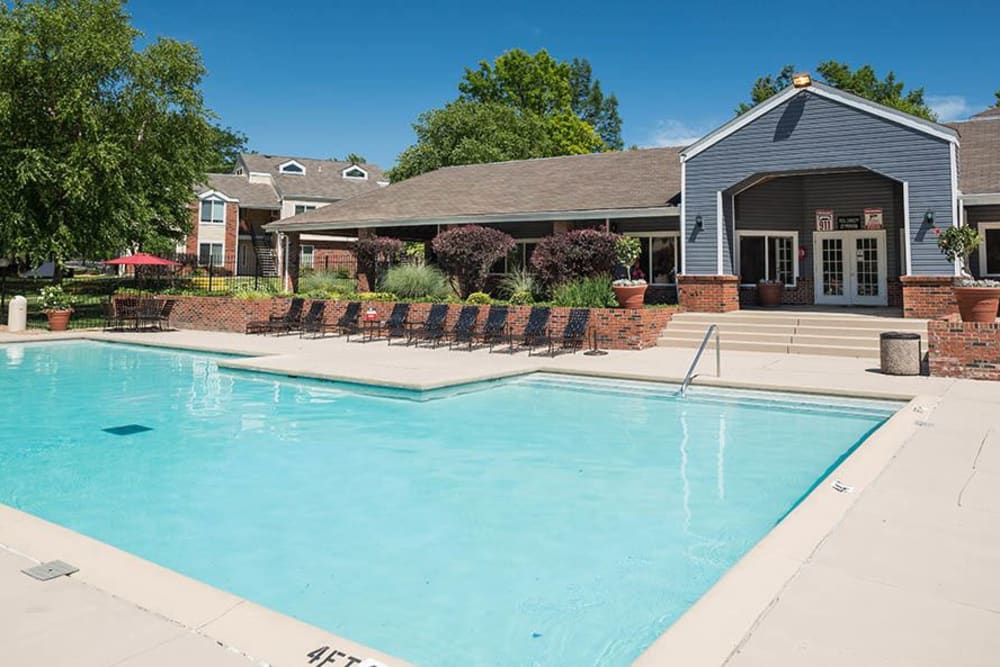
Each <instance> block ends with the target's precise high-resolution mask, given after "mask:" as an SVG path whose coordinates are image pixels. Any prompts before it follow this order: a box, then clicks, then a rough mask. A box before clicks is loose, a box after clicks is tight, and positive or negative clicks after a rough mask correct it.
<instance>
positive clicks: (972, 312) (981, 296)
mask: <svg viewBox="0 0 1000 667" xmlns="http://www.w3.org/2000/svg"><path fill="white" fill-rule="evenodd" d="M952 289H953V290H954V292H955V300H956V301H958V312H959V314H960V315H961V316H962V321H963V322H985V323H989V322H993V321H995V320H996V319H997V308H998V307H1000V287H954V288H952Z"/></svg>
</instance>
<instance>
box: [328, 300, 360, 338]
mask: <svg viewBox="0 0 1000 667" xmlns="http://www.w3.org/2000/svg"><path fill="white" fill-rule="evenodd" d="M360 320H361V302H360V301H351V302H350V303H349V304H347V308H345V309H344V314H343V315H341V316H340V318H339V319H338V320H337V321H336V322H335V323H334V325H333V328H334V329H335V330H336V331H337V333H339V334H342V335H346V336H347V340H348V341H349V340H351V334H356V333H358V332H359V331H361V322H360Z"/></svg>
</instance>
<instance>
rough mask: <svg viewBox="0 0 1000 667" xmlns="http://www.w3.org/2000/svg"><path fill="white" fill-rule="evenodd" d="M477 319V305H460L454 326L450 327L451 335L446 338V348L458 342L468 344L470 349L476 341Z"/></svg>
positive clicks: (450, 347) (470, 349)
mask: <svg viewBox="0 0 1000 667" xmlns="http://www.w3.org/2000/svg"><path fill="white" fill-rule="evenodd" d="M478 321H479V306H462V310H461V311H459V313H458V319H457V320H456V321H455V326H453V327H452V328H451V335H450V338H449V340H448V349H449V350H450V349H452V348H453V347H454V346H455V345H458V344H459V343H461V344H463V345H466V344H467V345H468V346H469V351H470V352H471V351H472V344H473V343H475V342H476V322H478Z"/></svg>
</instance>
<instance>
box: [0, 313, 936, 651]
mask: <svg viewBox="0 0 1000 667" xmlns="http://www.w3.org/2000/svg"><path fill="white" fill-rule="evenodd" d="M54 340H93V341H97V342H105V343H107V342H110V343H119V344H126V345H139V346H145V347H157V348H171V349H178V350H188V351H194V352H213V353H223V354H234V355H239V356H241V357H243V359H242V360H240V361H243V362H244V363H238V362H228V361H226V362H220V366H221V367H225V368H233V369H236V370H245V371H252V372H256V373H267V374H271V375H277V376H281V377H292V378H294V377H305V378H310V379H319V380H332V381H340V382H353V383H357V382H358V379H357V378H356V377H353V376H336V375H333V374H329V373H322V372H302V371H295V372H284V371H282V370H280V369H274V368H271V367H267V366H258V365H254V364H252V360H253V359H257V358H274V357H280V356H282V355H273V354H272V355H268V354H248V353H247V352H246V351H245V350H233V349H231V348H230V349H224V347H222V346H217V345H216V346H211V345H204V346H198V347H194V346H192V345H188V344H185V345H180V344H172V343H170V342H164V341H141V342H140V341H133V340H117V339H115V338H112V337H108V336H102V335H92V332H91V333H87V332H81V333H80V334H77V335H71V336H65V337H60V338H54V337H46V338H35V337H32V339H30V340H18V341H5V342H10V343H16V344H22V343H24V344H30V343H34V342H39V343H41V342H50V341H54ZM535 372H545V373H554V374H564V375H575V376H583V377H599V378H606V379H625V380H639V381H651V382H660V383H664V384H679V383H680V378H671V377H667V376H662V375H659V376H652V375H644V374H641V373H614V372H610V373H609V372H598V371H594V372H580V371H578V370H567V369H565V368H558V367H550V366H546V365H544V364H541V363H540V364H539V366H538V367H537V368H533V369H531V370H521V371H517V372H507V373H489V374H486V375H482V376H475V377H470V378H468V379H463V380H462V381H460V382H454V381H450V382H440V383H425V384H415V383H398V382H397V383H392V382H372V381H369V382H367V384H370V385H376V386H386V387H392V388H403V389H415V390H431V389H439V388H443V387H451V386H459V385H462V384H468V383H472V382H480V381H488V380H496V379H503V378H505V377H511V376H518V375H524V374H530V373H535ZM695 384H698V385H702V386H712V387H718V388H733V389H747V390H758V391H759V390H764V391H769V392H787V393H796V394H811V395H826V396H851V397H853V398H872V399H883V400H902V401H908V403H906V405H905V406H903V407H902V408H901V409H900V410H898V411H897V412H896V413H895V414H894V415H893V416H892V417H891V418H890V419H889V420H887V421H886V422H885V423H884V424H883V425H882V426H880V427H879V428H878V429H877V430H876V431H874V432H873V433H872V434H871V435H870V436H869V437H868V439H867V440H866V441H865V443H864V444H863V445H862V446H861V447H858V448H857V449H856V450H855V451H854V452H853V453H852V454H851V455H850V456H848V457H847V458H845V459H844V460H843V461H842V462H841V463H840V465H838V466H837V467H836V468H835V469H834V470H832V471H831V472H830V473H829V474H828V475H827V476H826V477H825V478H824V479H823V480H822V481H821V482H820V483H818V484H817V485H816V486H815V487H814V488H813V489H812V491H811V492H810V493H809V494H807V495H806V496H805V497H804V498H803V500H802V501H801V502H800V503H799V504H798V505H797V506H796V507H795V508H794V509H793V510H792V511H791V512H790V513H789V514H788V515H787V516H786V517H784V518H783V519H782V521H781V522H780V523H778V524H777V525H776V526H775V527H774V528H772V529H771V530H770V531H769V532H768V533H767V534H766V535H765V536H764V537H763V538H762V539H761V540H760V541H759V542H758V543H757V544H756V545H754V547H753V548H751V549H750V551H748V552H747V553H745V554H744V555H743V556H742V557H741V558H740V559H739V560H738V561H737V562H736V563H735V564H734V565H733V566H731V567H730V568H729V569H728V570H726V572H725V573H724V574H723V575H722V577H721V578H720V579H719V580H718V581H717V582H716V583H715V584H714V585H713V586H712V587H711V588H710V589H709V590H708V591H707V592H706V593H704V594H703V595H702V596H701V597H700V598H699V599H698V601H697V602H695V604H694V605H692V606H691V607H689V608H688V609H687V610H686V611H685V613H684V614H682V615H681V617H680V618H679V619H677V620H676V621H674V622H673V623H672V624H671V625H670V626H669V627H668V628H667V629H666V630H665V631H664V632H663V633H662V634H661V635H660V636H659V637H658V638H657V639H656V640H655V641H654V642H653V643H652V644H651V645H650V646H649V647H648V648H647V649H646V650H645V651H644V652H643V653H642V654H641V655H640V656H639V657H638V658H637V659H636V661H635V662H634V663H633V665H637V666H639V667H656V666H657V665H663V664H668V663H670V664H684V665H685V667H689V666H690V667H694V666H698V665H705V666H706V667H707V666H709V665H711V666H719V665H724V664H725V663H726V662H727V661H728V660H729V659H730V658H731V657H732V655H733V654H734V653H735V652H736V651H738V650H739V648H740V646H741V645H742V644H743V642H745V641H746V639H747V638H748V637H749V635H750V634H751V632H752V630H753V628H754V626H755V625H756V624H757V623H758V622H759V621H760V619H761V618H762V617H763V616H764V614H765V613H766V612H767V610H768V609H769V608H770V607H771V606H772V605H773V604H774V603H775V601H776V600H777V599H778V598H779V597H780V595H781V592H782V590H783V589H784V588H785V587H786V586H787V585H788V584H789V583H790V582H791V581H792V580H794V578H795V576H796V574H797V573H798V571H799V570H800V568H801V567H802V566H803V565H804V564H806V563H807V562H808V561H809V559H810V558H811V556H812V554H813V553H814V552H815V551H816V550H817V549H818V548H819V547H820V545H822V543H823V541H824V540H825V539H826V537H827V536H828V535H829V534H830V533H831V532H832V531H833V530H835V529H836V527H837V525H838V524H839V523H840V521H841V519H842V518H843V517H844V515H845V514H846V512H847V511H848V510H849V509H850V507H851V506H853V504H854V503H855V502H857V500H858V499H859V497H860V496H861V494H862V492H863V491H864V489H865V488H867V486H869V485H870V484H871V483H872V482H874V481H875V479H877V477H878V476H879V475H880V474H881V473H882V472H883V471H884V470H885V468H886V467H887V465H888V464H889V462H890V461H891V460H892V458H893V457H894V456H895V454H896V452H898V450H899V449H900V448H901V447H902V446H903V444H904V442H905V441H906V440H907V438H908V437H909V435H910V434H912V433H913V432H914V430H915V429H916V428H917V427H918V426H919V425H920V422H922V421H923V420H925V419H926V417H927V414H928V413H929V412H930V411H933V409H934V407H935V406H936V405H937V403H938V402H939V400H940V397H939V396H933V395H923V394H917V395H914V394H901V393H893V392H879V391H851V392H848V391H843V390H841V391H837V390H819V389H810V388H803V387H794V386H788V387H781V386H776V385H770V384H766V383H759V384H755V383H748V382H738V381H737V382H733V381H727V380H725V379H717V378H710V377H705V376H701V377H698V378H696V380H695ZM831 480H842V481H843V482H844V483H845V484H848V485H850V486H851V487H853V490H852V492H850V493H838V492H836V491H834V490H833V489H832V488H831V485H830V482H831ZM10 526H14V527H15V528H16V529H17V531H16V532H17V533H18V536H17V538H16V539H14V540H12V539H11V538H10V537H13V535H12V536H10V537H8V536H7V535H6V533H7V532H8V531H7V529H8V528H9V527H10ZM4 547H6V548H8V549H9V550H11V551H15V552H16V553H19V554H22V555H27V556H28V557H29V558H32V559H33V560H36V559H35V558H34V557H33V556H34V555H35V554H40V553H44V554H46V559H52V558H64V559H67V560H70V561H72V562H73V563H74V564H75V565H77V566H78V567H80V568H81V571H80V572H79V573H77V574H74V575H73V578H74V579H78V580H80V581H83V582H85V583H88V584H90V585H93V586H95V587H96V588H98V589H100V590H104V591H106V592H108V593H111V594H112V595H114V596H116V597H119V598H123V599H126V600H129V601H131V602H132V603H134V604H136V605H137V606H139V607H140V608H142V609H146V610H148V611H151V612H153V613H155V614H158V615H160V616H163V617H165V618H168V619H170V620H172V621H174V622H176V623H179V624H181V625H183V626H184V627H187V628H188V629H190V630H191V631H193V632H195V633H197V634H200V635H203V636H205V637H208V638H210V639H212V640H214V641H216V642H218V643H219V644H221V645H223V646H225V647H227V648H228V649H230V650H233V651H236V652H238V653H240V654H242V655H245V656H247V657H248V658H250V659H253V660H263V659H264V658H266V661H265V664H295V663H298V662H302V661H303V659H304V657H305V655H306V653H307V652H308V651H310V650H313V649H315V648H317V647H319V646H323V645H332V646H334V647H341V648H340V650H343V651H345V652H348V651H350V652H353V655H363V656H365V658H373V659H375V660H378V661H380V662H382V663H384V664H385V665H386V666H391V667H395V666H401V667H407V666H410V665H411V663H408V662H405V661H403V660H402V659H399V658H395V657H392V656H389V655H386V654H383V653H381V652H379V651H376V650H374V649H370V648H367V647H365V646H363V645H361V644H358V643H356V642H352V641H350V640H348V639H345V638H343V637H339V636H337V635H335V634H333V633H330V632H328V631H326V630H322V629H320V628H317V627H314V626H311V625H309V624H307V623H304V622H301V621H298V620H296V619H294V618H292V617H290V616H287V615H284V614H281V613H279V612H277V611H274V610H271V609H268V608H265V607H263V606H261V605H257V604H256V603H253V602H250V601H248V600H245V599H243V598H240V597H238V596H235V595H233V594H230V593H227V592H225V591H222V590H220V589H218V588H215V587H213V586H211V585H210V584H206V583H204V582H201V581H198V580H195V579H192V578H189V577H187V576H185V575H182V574H180V573H178V572H175V571H173V570H169V569H168V568H164V567H161V566H159V565H156V564H154V563H152V562H150V561H146V560H145V559H142V558H141V557H139V556H136V555H134V554H131V553H128V552H125V551H122V550H119V549H117V548H115V547H112V546H110V545H108V544H105V543H102V542H100V541H98V540H94V539H93V538H89V537H87V536H85V535H82V534H80V533H76V532H75V531H72V530H70V529H67V528H64V527H62V526H59V525H57V524H53V523H50V522H48V521H45V520H44V519H41V518H39V517H35V516H33V515H30V514H27V513H24V512H21V511H19V510H16V509H14V508H11V507H9V506H6V505H3V504H0V548H4ZM265 629H266V631H265ZM278 637H280V640H279V639H278Z"/></svg>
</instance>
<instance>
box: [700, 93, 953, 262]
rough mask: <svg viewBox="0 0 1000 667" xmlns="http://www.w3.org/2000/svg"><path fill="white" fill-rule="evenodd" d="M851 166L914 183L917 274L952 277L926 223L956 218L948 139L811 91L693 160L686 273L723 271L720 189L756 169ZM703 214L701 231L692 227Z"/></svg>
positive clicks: (726, 225)
mask: <svg viewBox="0 0 1000 667" xmlns="http://www.w3.org/2000/svg"><path fill="white" fill-rule="evenodd" d="M845 167H864V168H867V169H871V170H872V171H875V172H878V173H880V174H883V175H885V176H888V177H889V178H893V179H896V180H898V181H907V182H908V183H909V190H910V236H911V238H910V241H911V248H912V253H913V261H912V264H913V273H914V274H922V275H950V274H951V273H952V272H953V270H954V269H953V267H952V265H951V264H949V263H948V261H947V260H946V259H945V258H944V256H943V255H942V254H941V252H940V251H939V250H938V248H937V236H936V235H935V234H933V233H932V230H931V229H929V228H928V227H927V226H926V225H924V223H923V219H924V213H925V212H926V211H928V210H933V211H934V221H935V225H936V226H938V227H946V226H949V225H951V224H952V188H951V154H950V144H949V143H948V142H947V141H945V140H943V139H938V138H936V137H932V136H930V135H927V134H924V133H922V132H918V131H917V130H913V129H910V128H908V127H904V126H902V125H898V124H896V123H893V122H891V121H888V120H885V119H883V118H879V117H877V116H873V115H871V114H868V113H866V112H864V111H861V110H859V109H855V108H853V107H849V106H847V105H845V104H841V103H839V102H836V101H833V100H830V99H827V98H824V97H820V96H818V95H815V94H812V93H810V92H809V91H806V92H804V93H802V94H799V95H796V96H795V97H793V98H791V99H790V100H788V101H787V102H785V103H784V104H781V105H779V106H778V107H775V108H774V109H772V110H771V111H769V112H768V113H766V114H764V115H763V116H761V117H760V118H758V119H756V120H755V121H754V122H752V123H750V124H749V125H747V126H745V127H742V128H740V129H739V130H737V131H736V132H734V133H733V134H731V135H729V136H728V137H726V138H725V139H722V140H721V141H719V142H718V143H716V144H714V145H712V146H710V147H709V148H707V149H705V150H704V151H702V152H701V153H699V154H698V155H695V156H694V157H692V158H690V159H689V160H688V161H687V167H686V191H685V192H684V197H685V202H684V207H685V215H686V224H687V229H688V230H691V231H690V233H689V234H688V238H687V272H688V273H691V274H714V273H717V249H716V229H717V227H716V225H717V224H718V221H717V220H716V218H717V217H718V216H717V214H716V193H717V192H719V191H725V190H727V189H728V188H730V187H732V186H733V185H735V184H737V183H739V182H740V181H743V180H744V179H746V178H748V177H750V176H752V175H754V174H761V173H768V172H784V171H797V170H811V169H839V168H845ZM727 209H728V206H727ZM900 214H901V215H902V212H900ZM698 215H701V216H702V220H703V223H704V229H702V230H700V231H699V230H696V229H695V225H694V220H695V217H696V216H698ZM726 217H727V218H728V219H727V220H726V221H724V226H723V231H724V248H725V249H726V252H724V253H723V254H724V264H725V266H724V271H725V272H731V271H732V261H731V253H730V252H729V249H730V248H731V247H732V239H731V238H730V230H731V227H732V222H731V213H730V212H728V210H727V213H726Z"/></svg>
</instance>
